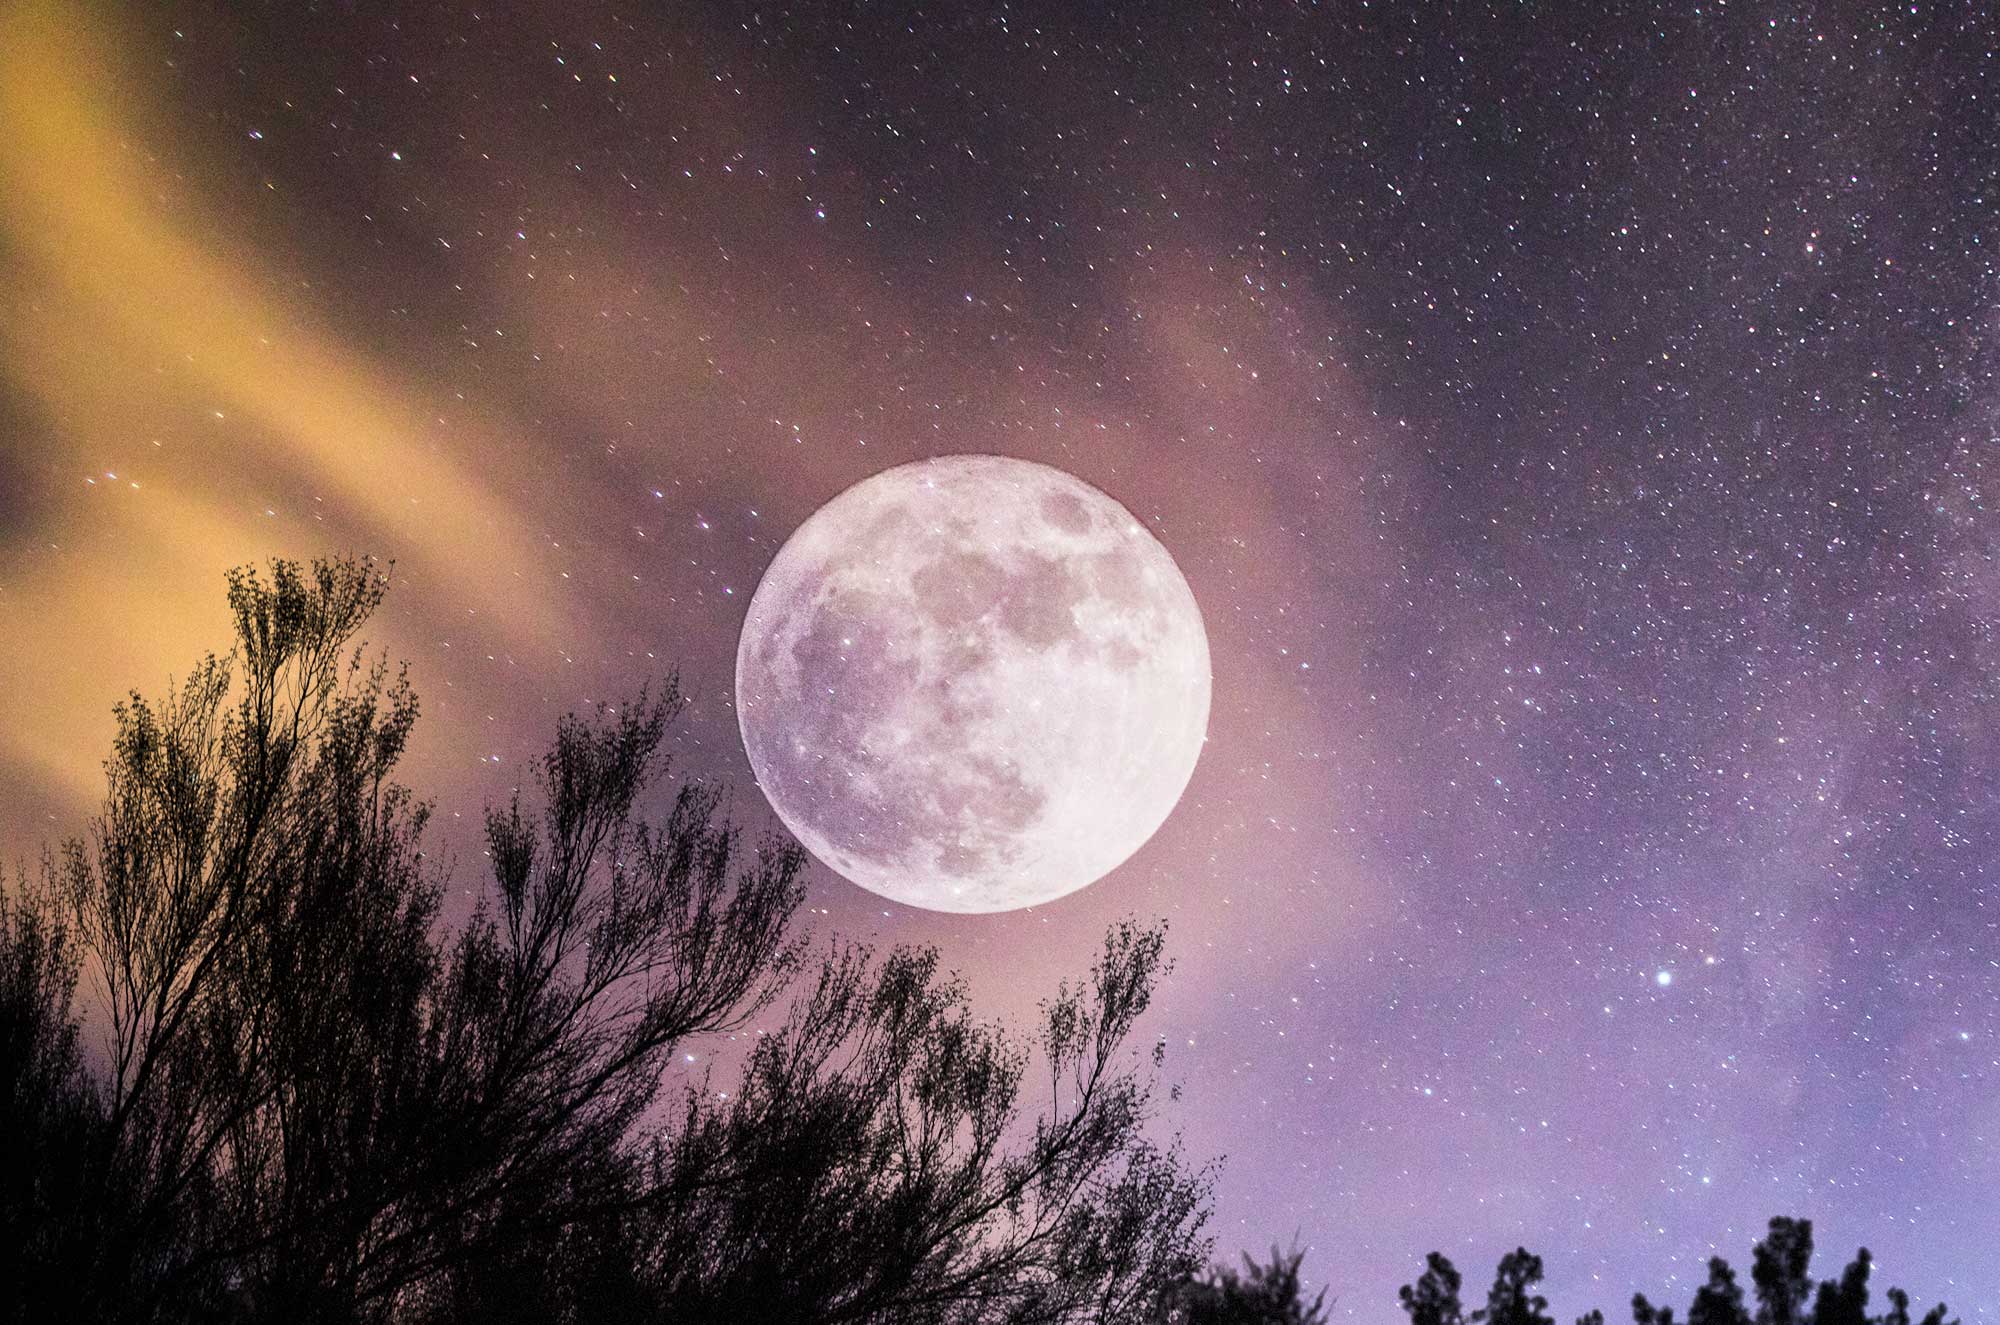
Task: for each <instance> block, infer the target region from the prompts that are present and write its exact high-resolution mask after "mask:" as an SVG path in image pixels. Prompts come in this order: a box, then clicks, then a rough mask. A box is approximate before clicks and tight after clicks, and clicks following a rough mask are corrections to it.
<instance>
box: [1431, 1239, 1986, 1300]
mask: <svg viewBox="0 0 2000 1325" xmlns="http://www.w3.org/2000/svg"><path fill="white" fill-rule="evenodd" d="M1812 1253H1813V1241H1812V1221H1811V1220H1807V1219H1791V1218H1787V1217H1785V1216H1783V1215H1780V1216H1778V1217H1776V1218H1774V1219H1772V1220H1771V1223H1770V1227H1769V1229H1768V1231H1767V1233H1766V1235H1765V1237H1764V1240H1763V1241H1761V1242H1759V1243H1758V1244H1757V1245H1756V1246H1755V1247H1754V1248H1753V1249H1752V1253H1751V1272H1750V1278H1751V1283H1752V1285H1753V1286H1754V1289H1755V1293H1756V1300H1757V1307H1756V1311H1755V1312H1754V1313H1752V1312H1751V1311H1750V1310H1749V1309H1748V1308H1747V1307H1746V1306H1745V1305H1744V1301H1743V1290H1742V1288H1741V1287H1740V1286H1738V1284H1737V1282H1736V1272H1735V1271H1734V1270H1732V1269H1731V1268H1730V1266H1729V1262H1727V1261H1725V1260H1723V1259H1722V1258H1721V1257H1719V1256H1718V1257H1714V1258H1712V1259H1710V1261H1709V1263H1708V1280H1707V1282H1706V1283H1704V1284H1703V1285H1702V1286H1701V1287H1700V1288H1698V1289H1696V1290H1695V1295H1694V1302H1693V1304H1692V1305H1691V1306H1690V1307H1689V1308H1688V1314H1687V1325H1910V1310H1909V1308H1910V1299H1909V1295H1908V1294H1906V1293H1904V1292H1903V1291H1902V1290H1901V1289H1899V1288H1892V1289H1890V1290H1889V1292H1888V1294H1887V1296H1888V1299H1889V1309H1888V1311H1886V1312H1884V1313H1883V1314H1881V1315H1877V1316H1871V1315H1869V1314H1868V1274H1869V1269H1870V1267H1871V1266H1872V1265H1873V1258H1872V1257H1871V1256H1870V1255H1869V1253H1868V1249H1867V1248H1866V1247H1863V1248H1861V1249H1860V1250H1859V1251H1858V1252H1856V1253H1855V1257H1854V1259H1853V1261H1851V1262H1850V1263H1849V1264H1848V1266H1847V1268H1846V1269H1845V1270H1844V1271H1842V1272H1841V1275H1840V1278H1838V1279H1829V1280H1825V1281H1822V1282H1821V1283H1819V1284H1818V1286H1817V1289H1815V1286H1814V1283H1813V1279H1812V1273H1811V1266H1812ZM1541 1277H1542V1260H1541V1257H1539V1256H1532V1255H1530V1254H1529V1253H1528V1251H1527V1249H1526V1248H1521V1249H1519V1250H1516V1251H1512V1252H1509V1253H1508V1254H1507V1255H1506V1256H1504V1257H1502V1258H1501V1261H1500V1265H1499V1269H1498V1271H1497V1272H1496V1273H1495V1276H1494V1280H1493V1287H1492V1289H1491V1291H1490V1292H1489V1293H1488V1294H1487V1299H1486V1302H1487V1304H1486V1306H1485V1307H1483V1308H1482V1309H1480V1310H1478V1311H1475V1312H1473V1313H1472V1317H1471V1319H1472V1320H1473V1321H1479V1322H1488V1323H1505V1325H1553V1322H1552V1320H1551V1318H1550V1317H1549V1316H1547V1315H1546V1314H1544V1313H1545V1311H1546V1309H1547V1307H1548V1303H1547V1301H1546V1300H1544V1299H1543V1298H1542V1297H1540V1296H1539V1295H1531V1294H1530V1293H1529V1289H1531V1288H1532V1287H1533V1286H1534V1285H1535V1284H1536V1283H1539V1282H1540V1281H1541ZM1460 1282H1461V1280H1460V1278H1459V1273H1458V1271H1457V1269H1455V1268H1454V1267H1453V1266H1452V1263H1451V1262H1450V1261H1449V1260H1447V1259H1445V1257H1444V1256H1442V1255H1441V1254H1439V1253H1438V1252H1432V1253H1431V1254H1430V1255H1429V1257H1428V1258H1427V1259H1426V1262H1425V1268H1424V1273H1423V1275H1422V1277H1421V1278H1419V1279H1418V1280H1417V1282H1416V1283H1415V1284H1414V1285H1410V1284H1405V1285H1403V1288H1402V1290H1401V1293H1400V1296H1401V1299H1402V1304H1403V1311H1404V1312H1405V1313H1406V1314H1407V1315H1408V1316H1409V1318H1410V1325H1460V1322H1461V1321H1462V1316H1461V1312H1460V1308H1459V1301H1458V1290H1459V1285H1460ZM1632 1319H1633V1321H1634V1322H1636V1325H1673V1322H1674V1309H1673V1308H1672V1307H1662V1306H1655V1305H1654V1304H1653V1303H1652V1302H1650V1301H1648V1300H1647V1298H1646V1295H1645V1294H1644V1293H1637V1294H1634V1295H1633V1298H1632ZM1577 1325H1604V1316H1603V1313H1602V1312H1599V1311H1594V1310H1593V1311H1591V1312H1589V1313H1588V1314H1586V1315H1584V1316H1582V1317H1580V1318H1579V1319H1578V1322H1577ZM1922 1325H1958V1323H1957V1322H1956V1321H1950V1322H1947V1320H1946V1308H1945V1305H1944V1303H1942V1302H1940V1303H1939V1304H1938V1305H1937V1306H1935V1307H1933V1308H1932V1309H1931V1310H1930V1312H1929V1313H1928V1314H1926V1315H1925V1316H1924V1318H1923V1321H1922Z"/></svg>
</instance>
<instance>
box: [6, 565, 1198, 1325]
mask: <svg viewBox="0 0 2000 1325" xmlns="http://www.w3.org/2000/svg"><path fill="white" fill-rule="evenodd" d="M383 586H384V582H383V579H382V578H381V577H380V576H379V575H378V574H376V573H375V572H374V571H373V570H372V569H370V568H369V567H367V566H365V565H363V564H360V563H356V562H351V561H335V562H324V563H317V564H315V565H314V566H313V567H312V568H311V569H310V570H302V569H301V568H299V567H297V566H294V565H291V564H289V563H284V562H280V563H277V564H275V565H274V567H273V568H272V571H271V573H270V575H269V578H268V579H266V578H264V577H261V576H259V575H257V574H255V573H253V572H248V571H244V572H238V573H235V574H233V575H232V576H231V577H230V583H229V601H230V607H231V611H232V614H233V616H234V619H235V625H236V634H237V647H236V650H235V652H234V653H233V654H232V655H231V656H230V657H229V658H227V659H216V658H214V657H210V658H208V659H206V660H204V661H203V662H202V663H201V664H200V665H199V666H197V667H196V669H195V670H194V672H193V673H192V674H191V675H190V677H189V678H188V679H187V680H186V681H185V682H184V683H183V684H182V685H181V686H180V687H179V688H178V689H177V690H176V691H174V693H172V694H171V695H169V696H168V697H167V698H166V699H165V700H163V701H160V702H158V703H150V702H148V701H146V700H144V699H142V698H140V697H139V696H137V695H134V696H133V697H132V698H131V699H130V700H129V701H128V702H127V703H126V704H124V705H121V706H120V707H119V708H118V710H117V719H118V728H117V736H116V740H115V742H114V746H113V752H112V757H111V759H110V760H109V761H108V763H107V765H106V772H107V795H106V799H105V804H104V810H103V812H102V814H101V815H100V816H99V817H98V818H97V819H96V820H95V821H94V822H93V824H92V828H91V832H90V835H89V837H88V838H87V839H84V840H78V841H72V842H70V843H67V844H66V845H65V846H64V848H63V849H62V851H61V853H60V855H59V856H56V857H54V858H52V859H51V860H50V861H49V862H48V865H47V867H46V868H45V870H44V874H43V878H42V881H41V882H40V884H39V885H38V886H35V887H32V888H31V887H27V886H24V887H23V888H21V889H20V890H18V896H17V898H16V899H15V900H12V901H9V902H7V903H6V904H5V906H4V908H0V1050H4V1052H5V1058H4V1059H0V1087H4V1089H5V1094H4V1095H0V1109H4V1110H6V1113H5V1115H4V1116H0V1124H4V1125H6V1127H7V1135H8V1137H9V1139H10V1141H11V1140H12V1139H13V1138H15V1137H26V1138H30V1140H31V1142H32V1143H31V1144H30V1145H28V1146H27V1147H26V1148H25V1150H24V1149H22V1148H20V1147H13V1148H10V1149H9V1150H8V1158H7V1159H6V1160H4V1161H0V1202H4V1205H0V1232H5V1233H6V1234H7V1235H8V1236H7V1239H6V1241H7V1251H6V1253H5V1254H7V1255H9V1256H11V1257H13V1258H14V1260H15V1261H16V1262H17V1263H16V1264H15V1265H12V1266H7V1267H6V1268H14V1269H16V1270H17V1271H18V1272H17V1273H15V1274H13V1275H5V1276H0V1294H5V1295H7V1300H6V1307H7V1309H8V1311H9V1312H10V1313H11V1314H14V1315H24V1314H30V1315H37V1316H39V1315H40V1314H44V1313H41V1312H38V1311H37V1310H36V1308H37V1307H38V1306H39V1305H43V1304H46V1303H47V1302H48V1300H49V1299H48V1298H47V1297H46V1294H47V1293H48V1292H49V1291H50V1290H51V1288H60V1289H61V1290H62V1292H63V1294H64V1300H63V1302H62V1314H63V1315H64V1316H65V1317H66V1318H69V1319H91V1318H100V1319H108V1318H116V1319H135V1318H158V1319H171V1318H183V1319H184V1318H192V1317H202V1318H225V1319H226V1318H230V1317H250V1318H262V1319H283V1320H288V1321H291V1320H297V1321H311V1320H326V1321H335V1320H358V1319H386V1318H391V1317H393V1318H396V1319H399V1320H405V1319H407V1320H421V1319H427V1318H428V1319H437V1320H451V1319H500V1318H524V1319H538V1320H541V1319H564V1318H584V1317H587V1318H589V1319H592V1320H612V1319H635V1320H636V1319H642V1318H643V1319H652V1320H659V1319H690V1320H692V1319H716V1318H734V1319H753V1318H796V1319H820V1320H836V1319H864V1318H865V1319H881V1320H907V1321H933V1320H934V1321H960V1320H965V1321H970V1320H983V1319H1007V1320H1021V1321H1030V1320H1048V1321H1058V1320H1074V1319H1083V1318H1091V1319H1096V1318H1100V1317H1105V1318H1109V1317H1115V1316H1127V1315H1130V1314H1132V1312H1133V1311H1135V1310H1139V1309H1141V1308H1147V1307H1150V1306H1151V1305H1152V1303H1153V1302H1154V1300H1155V1299H1156V1298H1157V1297H1158V1295H1159V1293H1160V1292H1161V1291H1162V1286H1163V1285H1166V1284H1169V1283H1173V1282H1178V1281H1180V1280H1182V1279H1185V1278H1186V1277H1187V1275H1188V1274H1189V1273H1191V1272H1192V1269H1193V1267H1194V1266H1195V1265H1197V1264H1198V1263H1199V1261H1200V1259H1201V1257H1202V1256H1203V1255H1204V1254H1205V1252H1206V1243H1205V1242H1203V1241H1202V1240H1201V1239H1200V1236H1199V1230H1200V1228H1201V1225H1202V1221H1203V1220H1204V1218H1205V1216H1206V1193H1207V1179H1206V1175H1205V1174H1203V1173H1200V1172H1190V1171H1189V1170H1188V1169H1187V1168H1186V1167H1185V1166H1184V1165H1183V1164H1182V1163H1181V1162H1180V1160H1179V1158H1178V1155H1177V1154H1176V1153H1175V1152H1174V1151H1173V1150H1171V1149H1167V1150H1162V1149H1160V1148H1158V1147H1156V1146H1155V1145H1153V1144H1152V1143H1151V1142H1150V1141H1148V1140H1147V1138H1146V1136H1145V1128H1146V1125H1147V1123H1148V1121H1149V1119H1150V1117H1151V1112H1152V1110H1151V1094H1150V1080H1151V1077H1150V1074H1149V1072H1148V1071H1147V1070H1146V1069H1145V1068H1144V1066H1143V1065H1133V1064H1130V1063H1128V1062H1127V1061H1126V1059H1127V1057H1128V1056H1129V1055H1128V1053H1127V1051H1126V1050H1125V1048H1124V1044H1125V1041H1126V1039H1127V1037H1128V1036H1129V1034H1130V1032H1131V1030H1132V1028H1133V1023H1134V1021H1135V1020H1136V1018H1137V1017H1138V1016H1139V1015H1140V1014H1141V1013H1143V1012H1144V1010H1145V1008H1146V1005H1147V1002H1148V999H1149V998H1150V996H1151V992H1152V989H1153V986H1154V983H1155V982H1156V980H1157V979H1158V977H1159V974H1160V972H1161V970H1162V935H1161V932H1160V931H1158V930H1146V929H1138V928H1134V927H1130V926H1127V927H1124V928H1121V929H1119V930H1116V931H1114V932H1113V934H1112V935H1111V937H1110V938H1109V939H1108V940H1107V942H1106V946H1105V948H1104V951H1103V953H1102V955H1101V956H1100V959H1099V962H1098V964H1097V967H1096V969H1095V971H1094V973H1093V979H1092V982H1091V983H1090V985H1089V986H1088V987H1087V988H1078V989H1071V988H1068V987H1065V988H1064V989H1062V990H1061V991H1059V993H1058V995H1057V997H1056V998H1055V999H1054V1000H1053V1001H1052V1002H1051V1003H1050V1004H1049V1005H1048V1007H1047V1008H1046V1010H1045V1012H1046V1015H1045V1017H1044V1024H1043V1027H1042V1034H1041V1037H1040V1051H1041V1056H1042V1059H1043V1060H1044V1061H1045V1063H1046V1066H1047V1069H1048V1074H1049V1091H1050V1094H1049V1104H1048V1108H1047V1111H1046V1112H1045V1113H1044V1114H1043V1115H1042V1116H1040V1117H1039V1118H1037V1119H1035V1120H1034V1121H1033V1122H1032V1123H1030V1122H1026V1121H1023V1120H1022V1119H1021V1118H1020V1114H1019V1095H1020V1091H1019V1087H1020V1085H1021V1082H1022V1078H1023V1074H1024V1072H1025V1070H1026V1066H1027V1064H1028V1061H1029V1055H1028V1053H1027V1050H1026V1049H1025V1048H1024V1047H1023V1046H1021V1045H1019V1044H1017V1043H1016V1042H1015V1041H1014V1040H1013V1039H1012V1038H1011V1037H1009V1036H1007V1035H1005V1034H1003V1033H1002V1032H1000V1031H998V1030H995V1029H992V1028H989V1027H984V1026H980V1025H977V1024H976V1023H974V1022H973V1021H972V1019H971V1016H970V1012H969V1010H968V1008H967V1006H966V1001H965V995H964V990H963V988H962V986H960V985H959V984H958V983H957V982H956V981H954V980H951V979H947V978H943V977H941V976H940V975H939V974H938V971H937V956H936V954H935V953H934V952H930V951H928V950H907V949H898V950H896V951H894V952H892V953H890V954H889V955H888V956H886V957H885V958H884V959H883V960H881V961H880V962H871V961H870V960H869V959H868V958H867V956H866V955H865V954H862V953H859V952H856V951H853V950H840V951H835V952H833V953H831V954H829V955H828V956H827V958H826V959H825V960H824V961H823V962H821V963H820V964H819V968H818V970H817V973H816V977H815V978H812V979H809V980H807V981H805V982H803V984H802V985H794V984H793V983H792V981H793V977H794V976H795V975H797V974H799V973H800V972H801V970H802V969H805V967H804V965H803V961H802V959H803V951H802V948H801V946H800V943H799V941H798V940H796V939H794V938H791V937H789V936H788V924H789V921H790V919H791V917H792V915H793V913H794V912H795V910H796V908H797V906H798V904H799V902H800V899H801V895H802V886H803V885H802V881H801V874H802V867H803V863H804V857H803V854H802V853H801V852H800V851H799V849H798V848H797V847H796V846H792V845H789V844H785V845H772V846H769V847H766V848H764V849H762V850H760V851H758V852H756V853H754V855H753V856H751V857H749V858H748V859H747V860H746V858H745V856H744V853H743V852H742V851H741V850H740V848H739V845H738V840H737V835H736V833H735V832H734V830H733V829H732V828H731V827H730V826H729V824H728V823H727V822H726V821H724V820H722V819H720V818H719V816H718V810H719V804H718V799H717V796H716V794H715V793H714V792H712V791H706V790H703V789H700V788H698V787H694V786H683V787H682V788H681V789H680V790H679V792H678V794H677V795H676V796H675V797H674V798H673V802H672V808H671V810H670V811H669V812H668V813H667V814H666V816H665V817H664V819H663V820H661V821H659V822H657V823H648V822H647V821H646V820H645V819H644V818H643V816H642V814H641V812H640V810H639V802H640V799H641V798H642V796H643V794H644V793H645V792H646V791H647V789H648V788H649V787H651V786H653V785H654V784H656V783H657V782H658V781H659V780H660V778H661V777H662V776H663V774H664V772H665V760H664V758H663V756H662V754H661V744H662V740H663V737H664V733H665V731H666V727H667V723H668V721H669V719H670V717H671V715H672V713H673V711H674V710H675V708H676V707H677V705H678V695H677V693H676V692H675V690H674V689H673V687H672V686H671V685H670V686H669V687H668V688H667V690H666V691H665V693H663V694H661V695H659V696H658V697H656V698H648V697H646V696H644V695H642V696H641V697H640V698H639V700H638V701H637V702H636V703H634V704H631V705H629V706H626V707H624V708H622V709H617V710H611V709H606V710H602V711H600V712H599V713H598V714H597V715H596V716H595V717H592V718H574V717H572V718H568V719H565V720H564V721H563V722H562V723H561V724H560V725H559V727H558V730H557V734H556V739H555V743H554V745H553V746H552V748H551V749H550V751H549V753H548V755H547V756H546V758H544V759H543V760H542V761H541V763H540V765H539V766H538V768H537V778H536V787H535V792H536V793H537V794H536V796H535V797H534V800H535V802H536V804H537V807H538V808H524V805H523V802H522V800H521V799H519V798H517V799H516V800H515V802H514V803H513V804H511V805H509V806H508V807H507V808H505V809H503V810H499V811H495V812H493V813H490V814H489V815H488V816H487V820H486V825H485V827H486V845H487V852H488V855H489V857H490V859H491V863H492V871H493V881H492V885H491V887H490V889H489V890H488V893H487V896H486V898H485V900H484V901H482V903H481V904H480V906H479V909H478V910H477V912H476V913H475V914H474V915H473V917H472V918H471V920H470V921H469V922H468V923H466V924H464V925H461V926H458V927H457V928H456V929H448V928H447V927H445V926H444V925H443V924H442V923H441V921H440V919H439V914H438V907H439V897H440V888H441V881H442V877H443V876H442V872H441V870H439V869H438V868H437V867H436V866H435V865H434V864H433V862H432V861H431V860H430V858H429V857H427V856H426V855H425V853H424V851H423V850H422V835H423V832H424V829H425V825H426V821H427V818H428V815H429V808H428V807H427V806H426V805H424V804H422V803H420V802H418V801H417V800H415V799H414V798H413V797H412V796H411V795H410V793H409V792H408V791H406V790H404V789H403V788H401V787H400V786H398V785H397V784H395V783H394V782H393V781H392V780H391V774H392V771H393V769H394V766H395V764H396V763H397V761H398V759H399V758H400V756H401V754H402V751H403V748H404V745H405V743H406V741H407V738H408V735H409V732H410V730H411V726H412V724H413V723H414V721H415V719H416V714H417V706H416V701H415V698H414V696H413V695H412V693H411V691H410V688H409V686H408V684H407V683H406V681H405V680H404V679H403V678H402V677H401V676H400V675H393V676H392V674H391V673H390V672H389V670H388V668H387V667H386V665H385V664H383V663H381V662H379V661H378V662H374V663H368V662H366V661H364V659H363V657H362V655H361V654H360V652H359V651H358V650H356V651H352V652H351V654H350V649H351V646H352V643H353V640H354V638H355V636H356V632H357V631H358V630H359V629H360V627H361V626H362V624H363V623H364V622H365V621H366V619H367V618H368V616H369V614H370V613H371V612H372V611H373V610H374V608H375V607H376V606H377V605H378V603H379V602H380V600H381V597H382V593H383ZM80 968H81V969H87V970H89V971H90V972H91V973H92V974H93V975H94V977H95V978H96V980H97V981H98V983H99V985H100V988H99V989H98V991H97V1000H96V1002H97V1010H98V1014H99V1015H100V1016H101V1018H102V1020H103V1022H104V1024H105V1028H106V1033H105V1050H104V1062H103V1066H102V1070H101V1071H100V1072H95V1073H93V1072H88V1071H86V1070H85V1068H84V1064H83V1059H82V1056H81V1054H80V1052H79V1049H78V1044H77V1026H76V1022H75V1019H74V1017H73V1013H72V1006H71V1004H72V998H73V991H74V989H75V987H76V981H77V975H78V972H79V969H80ZM781 995H782V996H784V997H785V998H786V1001H787V1004H788V1006H789V1013H788V1016H787V1017H786V1019H785V1021H784V1022H783V1025H782V1026H781V1028H780V1029H779V1030H778V1031H777V1032H776V1033H774V1034H771V1035H768V1036H765V1037H762V1038H761V1039H760V1040H759V1041H758V1042H757V1044H756V1047H755V1048H754V1050H752V1051H751V1053H750V1055H749V1062H748V1065H747V1067H746V1070H745V1076H744V1080H743V1084H742V1087H741V1089H739V1090H738V1091H736V1092H734V1093H733V1094H731V1095H730V1096H728V1097H727V1098H726V1099H722V1098H718V1097H716V1096H713V1095H711V1094H710V1093H708V1092H706V1091H700V1092H690V1093H689V1094H688V1095H687V1096H686V1097H685V1099H682V1100H680V1101H679V1102H678V1103H675V1104H673V1105H672V1106H671V1107H669V1102H668V1101H667V1100H666V1099H664V1098H663V1096H662V1092H663V1089H664V1088H663V1085H662V1082H663V1079H664V1068H665V1065H666V1063H667V1062H668V1060H669V1058H670V1056H671V1055H672V1054H673V1053H674V1051H675V1049H676V1047H677V1046H678V1045H680V1044H681V1043H683V1042H684V1041H686V1040H688V1039H690V1038H691V1037H700V1036H708V1035H715V1034H718V1033H721V1032H725V1031H730V1030H734V1029H738V1028H741V1027H743V1026H744V1025H745V1024H746V1023H747V1021H748V1020H749V1019H750V1018H751V1017H752V1016H754V1015H756V1014H757V1013H759V1012H760V1011H761V1010H763V1009H765V1008H767V1007H768V1006H769V1005H770V1004H771V1003H772V1001H773V1000H774V999H777V998H779V997H780V996H781ZM1156 1061H1157V1060H1156ZM668 1124H673V1125H668ZM0 1265H4V1263H0Z"/></svg>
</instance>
